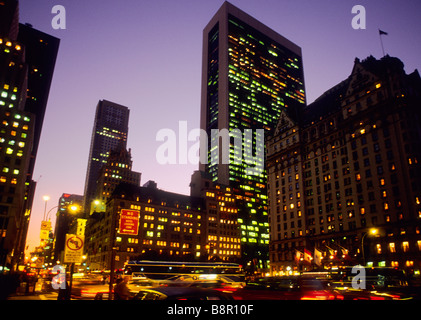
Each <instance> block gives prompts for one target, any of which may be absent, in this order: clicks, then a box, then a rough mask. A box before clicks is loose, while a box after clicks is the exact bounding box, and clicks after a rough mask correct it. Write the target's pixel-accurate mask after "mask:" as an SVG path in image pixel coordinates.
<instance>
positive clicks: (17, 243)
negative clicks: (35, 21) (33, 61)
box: [0, 1, 35, 273]
mask: <svg viewBox="0 0 421 320" xmlns="http://www.w3.org/2000/svg"><path fill="white" fill-rule="evenodd" d="M5 3H6V2H3V1H1V2H0V21H1V22H0V25H1V28H0V273H1V272H4V271H7V270H13V269H15V267H16V264H17V261H18V260H19V258H20V257H21V254H22V252H23V250H22V243H23V242H24V241H22V239H23V240H24V239H25V238H26V233H25V232H26V226H27V222H28V221H29V216H28V214H27V211H26V210H25V203H26V192H27V185H26V177H27V173H28V167H29V163H30V158H31V150H32V140H33V130H34V122H35V117H34V116H33V115H32V114H30V113H29V112H25V111H24V107H25V102H26V90H27V70H28V66H27V64H26V63H25V48H24V46H23V45H22V44H21V43H20V42H17V41H16V35H17V31H16V30H17V28H18V21H17V19H16V16H17V4H16V3H15V4H14V5H11V2H7V4H5ZM6 21H8V24H9V25H7V24H6V23H5V22H6Z"/></svg>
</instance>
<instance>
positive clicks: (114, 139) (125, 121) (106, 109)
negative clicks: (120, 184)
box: [84, 100, 130, 214]
mask: <svg viewBox="0 0 421 320" xmlns="http://www.w3.org/2000/svg"><path fill="white" fill-rule="evenodd" d="M129 113H130V110H129V109H128V108H127V107H124V106H122V105H119V104H116V103H113V102H110V101H107V100H101V101H99V103H98V105H97V108H96V114H95V122H94V127H93V131H92V138H91V147H90V151H89V160H88V170H87V172H86V180H85V192H84V197H85V198H84V209H85V214H89V212H90V208H91V202H92V201H93V200H94V199H95V192H96V189H97V180H98V177H99V173H100V169H101V167H102V166H103V165H105V164H106V163H107V159H108V156H109V154H110V151H111V150H114V149H117V147H118V146H119V144H121V145H122V147H123V148H126V147H127V133H128V130H129Z"/></svg>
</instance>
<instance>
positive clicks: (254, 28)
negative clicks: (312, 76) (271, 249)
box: [200, 2, 305, 266]
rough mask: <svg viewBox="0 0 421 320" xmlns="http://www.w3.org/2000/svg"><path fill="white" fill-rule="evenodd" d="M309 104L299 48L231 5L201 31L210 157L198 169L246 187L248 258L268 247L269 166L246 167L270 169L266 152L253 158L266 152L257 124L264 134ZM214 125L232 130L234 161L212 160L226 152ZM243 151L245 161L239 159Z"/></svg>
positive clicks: (243, 213)
mask: <svg viewBox="0 0 421 320" xmlns="http://www.w3.org/2000/svg"><path fill="white" fill-rule="evenodd" d="M304 105H305V94H304V78H303V67H302V58H301V49H300V48H299V47H298V46H297V45H295V44H294V43H292V42H291V41H289V40H287V39H286V38H284V37H283V36H281V35H279V34H278V33H276V32H275V31H273V30H272V29H270V28H268V27H267V26H265V25H263V24H262V23H261V22H259V21H257V20H256V19H254V18H253V17H251V16H249V15H248V14H246V13H245V12H243V11H241V10H240V9H238V8H236V7H235V6H233V5H231V4H230V3H228V2H225V3H224V4H223V5H222V7H221V8H220V9H219V11H218V12H217V13H216V14H215V16H214V17H213V18H212V19H211V21H210V22H209V24H208V25H207V26H206V27H205V29H204V31H203V65H202V101H201V128H202V129H203V130H205V131H206V132H207V133H208V161H207V163H201V165H200V170H201V171H206V172H208V173H210V174H211V177H212V180H213V181H217V182H218V183H220V184H225V185H229V186H232V187H235V188H238V189H239V190H240V193H239V194H238V195H237V199H238V200H239V201H240V202H242V205H240V208H239V213H238V221H239V223H240V227H241V228H242V242H241V244H242V253H243V257H244V258H245V259H246V260H248V261H250V260H251V259H254V261H256V260H257V261H258V263H259V265H260V266H262V265H263V264H264V262H266V260H267V251H268V245H269V230H268V229H269V227H268V210H267V192H266V179H267V177H266V172H265V171H264V170H262V172H260V171H259V170H254V171H253V170H252V173H250V172H248V173H247V172H246V169H247V168H250V167H253V165H254V166H255V167H256V168H257V167H259V166H260V167H264V156H261V157H257V159H256V160H255V162H252V161H251V155H256V154H260V155H263V154H264V138H263V137H262V136H259V135H258V134H257V129H264V130H265V134H266V133H267V132H268V131H270V130H273V129H274V127H275V126H276V123H277V121H278V119H279V117H280V115H281V113H282V112H288V113H289V114H290V115H291V116H292V117H294V118H297V117H298V114H299V110H300V108H301V107H302V106H304ZM214 129H218V130H222V129H227V130H229V131H230V132H231V134H232V137H231V146H230V151H229V164H224V163H221V162H216V161H212V159H213V157H214V156H215V155H216V154H219V155H220V154H222V152H221V151H222V150H221V148H219V149H218V148H215V147H213V148H212V146H215V145H216V140H215V139H218V138H217V137H216V136H215V135H212V130H214ZM236 129H239V130H241V133H242V136H241V134H240V137H238V130H237V133H233V132H234V130H236ZM245 129H251V130H253V131H252V132H253V136H252V137H251V139H249V138H247V139H246V133H245ZM236 135H237V136H236ZM232 138H234V139H235V138H237V139H238V138H239V139H241V140H242V142H243V143H242V146H243V147H242V155H241V154H240V155H239V154H238V153H236V152H237V151H236V150H235V148H234V144H233V143H232ZM246 149H247V150H249V151H250V150H251V152H250V153H249V154H248V153H247V150H246ZM238 156H240V158H241V159H242V160H241V161H233V160H234V159H236V158H238ZM252 163H253V164H252ZM251 164H252V165H251ZM259 260H260V261H259Z"/></svg>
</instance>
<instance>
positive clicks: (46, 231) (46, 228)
mask: <svg viewBox="0 0 421 320" xmlns="http://www.w3.org/2000/svg"><path fill="white" fill-rule="evenodd" d="M50 230H51V221H41V233H40V239H41V240H47V239H49V238H50Z"/></svg>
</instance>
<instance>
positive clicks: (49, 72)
mask: <svg viewBox="0 0 421 320" xmlns="http://www.w3.org/2000/svg"><path fill="white" fill-rule="evenodd" d="M18 41H19V42H20V43H22V44H23V45H24V46H25V53H26V55H25V62H26V63H27V65H28V88H27V89H28V91H27V99H26V103H25V111H28V112H31V113H32V114H34V115H35V117H36V120H35V134H34V146H33V150H32V155H33V159H32V161H31V164H30V168H29V170H30V173H31V177H32V173H33V171H34V166H35V159H36V154H37V151H38V145H39V140H40V136H41V130H42V125H43V123H44V115H45V110H46V108H47V102H48V96H49V93H50V86H51V82H52V80H53V74H54V68H55V64H56V59H57V54H58V49H59V45H60V39H57V38H55V37H53V36H51V35H48V34H46V33H44V32H41V31H38V30H36V29H34V28H32V27H31V26H30V25H24V24H19V35H18Z"/></svg>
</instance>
